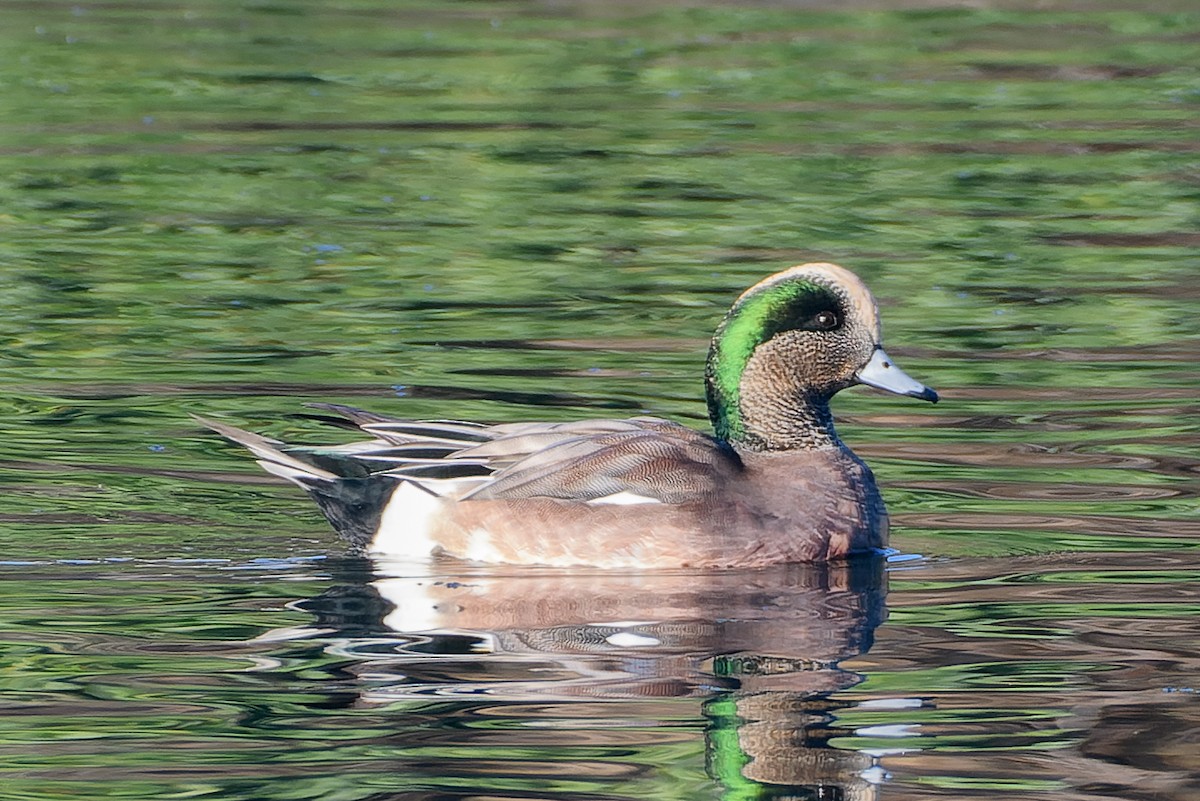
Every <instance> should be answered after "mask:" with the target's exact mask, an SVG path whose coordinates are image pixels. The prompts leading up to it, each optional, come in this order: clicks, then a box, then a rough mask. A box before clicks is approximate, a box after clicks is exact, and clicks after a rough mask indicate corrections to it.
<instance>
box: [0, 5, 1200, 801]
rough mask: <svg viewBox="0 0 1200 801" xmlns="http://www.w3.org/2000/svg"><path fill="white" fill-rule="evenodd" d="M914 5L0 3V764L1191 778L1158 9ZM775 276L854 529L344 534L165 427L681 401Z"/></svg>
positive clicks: (1171, 190)
mask: <svg viewBox="0 0 1200 801" xmlns="http://www.w3.org/2000/svg"><path fill="white" fill-rule="evenodd" d="M931 5H932V4H927V3H915V2H914V3H892V4H883V3H880V4H866V5H864V7H863V8H856V9H855V10H853V11H847V10H838V7H836V6H834V7H832V8H828V7H821V4H815V5H814V4H804V5H789V4H786V3H773V4H763V5H748V4H739V5H737V6H733V5H726V6H721V5H715V4H714V5H703V4H687V5H685V4H679V5H676V4H661V5H660V4H641V5H636V6H635V5H633V4H610V3H604V4H599V3H578V4H560V3H499V2H496V3H492V2H473V3H469V4H466V3H406V4H384V3H378V2H373V0H364V1H363V2H361V3H356V4H349V3H345V4H344V3H316V2H263V3H257V2H256V3H247V4H244V5H235V4H228V3H221V2H216V1H215V0H200V2H196V3H189V4H186V5H177V4H172V3H137V2H131V3H109V4H103V3H89V2H82V3H56V2H38V3H18V2H12V3H5V4H3V5H2V6H0V53H3V54H4V58H3V59H0V98H2V99H0V108H3V110H4V113H3V114H2V115H0V167H2V169H0V234H2V235H0V338H2V341H3V342H4V347H3V348H2V349H0V382H3V389H4V392H3V393H2V395H0V426H2V427H3V431H2V433H3V442H4V446H3V448H2V449H0V538H2V539H0V577H2V579H3V580H2V581H0V593H3V595H2V597H0V631H3V635H2V639H0V643H2V646H3V650H2V654H3V659H4V667H3V670H2V671H0V687H2V688H3V694H2V697H0V704H2V705H3V708H4V714H3V716H0V755H2V756H3V757H4V759H3V764H2V765H0V776H2V777H3V785H2V786H3V790H2V791H0V795H3V796H4V797H5V798H13V799H39V800H40V799H46V798H73V797H89V798H130V799H144V798H206V797H207V798H221V799H247V800H248V801H249V800H251V799H253V800H254V801H258V800H259V799H275V798H279V799H285V798H286V799H329V800H330V801H333V800H334V799H337V800H338V801H341V800H342V799H351V800H357V799H371V801H379V800H381V799H401V798H403V799H445V798H476V799H484V798H487V799H494V798H513V799H516V798H521V799H530V798H563V799H568V798H569V799H584V798H586V799H608V798H639V799H648V798H680V799H697V798H723V799H750V798H801V799H864V798H881V799H908V798H912V799H917V798H922V799H923V798H933V797H937V798H965V797H978V798H1020V799H1054V800H1055V801H1065V800H1066V799H1100V798H1128V799H1149V798H1154V799H1180V801H1189V800H1190V799H1194V798H1197V797H1200V756H1198V754H1200V679H1198V678H1197V675H1198V673H1197V668H1198V660H1200V579H1198V576H1200V571H1198V568H1200V547H1198V546H1200V503H1198V501H1197V495H1198V494H1200V493H1198V487H1200V484H1198V482H1200V458H1198V456H1197V453H1198V447H1197V446H1198V444H1200V436H1198V429H1200V424H1198V422H1197V420H1198V415H1197V413H1198V411H1200V403H1198V402H1197V398H1200V371H1198V369H1197V354H1198V353H1200V347H1198V343H1200V323H1198V322H1197V319H1198V318H1197V315H1196V309H1197V301H1198V300H1200V295H1198V292H1197V283H1196V276H1197V275H1200V258H1198V257H1197V249H1196V248H1197V245H1198V244H1200V236H1198V235H1197V233H1196V230H1197V222H1198V221H1200V206H1198V203H1197V201H1198V200H1200V190H1198V186H1200V182H1198V176H1200V171H1198V170H1200V161H1198V157H1197V154H1198V153H1200V145H1198V144H1197V141H1198V140H1197V130H1198V127H1200V126H1198V124H1197V120H1198V119H1200V118H1198V116H1197V110H1198V109H1200V71H1198V70H1197V68H1196V64H1198V63H1200V14H1198V13H1197V11H1196V9H1195V8H1194V4H1192V3H1188V2H1177V3H1169V2H1161V3H1154V4H1135V3H1128V2H1118V1H1116V0H1113V1H1112V2H1104V3H1088V4H1077V3H1070V2H1049V3H1045V2H1041V3H1036V4H1033V3H1021V2H1011V3H997V4H994V5H992V4H986V3H978V4H973V5H972V7H970V8H936V7H929V6H931ZM922 6H924V7H922ZM815 259H822V260H834V261H838V262H841V263H844V264H846V265H847V266H850V267H852V268H854V269H855V270H856V271H858V272H859V273H860V274H862V275H863V276H864V277H865V278H866V279H867V281H868V282H869V283H870V285H871V286H872V288H873V289H874V290H875V292H876V294H877V295H878V296H879V298H880V299H881V302H882V303H883V307H884V308H883V314H884V320H885V327H886V335H887V336H886V341H887V343H888V350H889V352H890V353H892V355H894V356H897V357H898V358H899V359H900V360H901V361H902V363H903V364H904V366H905V368H906V369H907V370H908V372H910V373H911V374H912V375H913V376H914V377H917V378H919V379H920V380H923V381H925V382H927V383H929V384H930V385H931V386H934V387H936V388H937V389H938V390H939V391H940V392H941V393H942V396H943V402H942V403H941V404H939V405H938V406H937V407H928V406H924V405H917V404H914V403H911V402H908V401H905V400H903V399H897V398H893V397H885V396H883V395H880V394H872V393H870V392H869V391H866V390H862V389H859V390H854V391H851V392H847V393H844V394H843V395H842V396H840V397H839V399H838V401H837V402H836V403H835V411H836V412H837V414H838V417H839V426H840V431H841V432H842V434H843V436H844V438H845V439H846V440H847V441H848V442H850V443H851V444H852V445H853V447H854V448H855V450H856V451H857V452H859V453H860V454H861V455H862V456H864V458H866V459H867V460H868V461H869V462H870V463H871V464H872V465H873V467H874V468H875V470H876V473H877V475H878V477H879V479H880V481H881V484H882V485H883V488H884V494H885V496H886V498H887V501H888V504H889V507H890V509H891V511H892V517H893V523H894V531H893V543H892V544H893V545H894V546H895V548H896V549H897V552H896V553H894V554H892V555H891V556H890V557H888V558H884V557H880V558H878V559H874V560H865V561H863V562H859V563H854V564H851V565H839V566H832V567H827V568H817V567H792V568H786V569H782V568H781V569H777V570H770V571H756V572H751V573H739V572H730V573H714V574H695V573H681V574H673V573H666V574H663V573H656V574H618V575H612V574H596V573H580V572H562V571H547V570H520V571H519V570H515V569H506V570H495V569H484V568H473V567H464V566H455V565H447V564H440V565H434V566H426V567H420V566H413V565H403V564H371V563H368V562H365V561H359V560H351V559H346V558H345V557H344V556H343V555H342V551H341V549H340V546H339V544H338V543H337V542H336V540H335V538H334V536H333V535H332V534H331V533H330V532H329V531H328V530H327V528H326V526H325V524H324V522H323V520H321V518H320V517H319V514H318V513H317V512H316V511H315V510H314V509H313V508H312V507H311V505H310V503H309V502H308V501H307V499H305V498H304V497H302V495H301V494H300V493H299V492H297V491H295V490H294V489H293V488H290V487H287V486H280V485H278V484H277V483H275V482H273V481H272V480H270V479H269V478H268V477H266V476H264V475H261V474H260V473H258V472H257V471H256V468H255V467H254V465H253V464H252V462H251V461H250V460H249V459H247V458H245V455H244V454H242V453H240V452H238V451H237V450H236V449H234V448H232V447H230V446H228V445H226V444H225V443H223V442H221V441H219V440H217V439H216V438H214V437H213V436H212V435H210V434H209V433H207V432H203V431H201V430H199V429H198V428H197V427H196V426H195V425H193V424H192V423H191V422H190V420H189V419H188V417H187V414H188V412H197V413H201V414H206V415H212V416H219V417H223V418H224V419H228V420H231V421H234V422H238V423H244V424H247V425H250V426H251V427H254V428H256V429H258V430H264V431H267V432H269V433H271V434H273V435H278V436H282V437H284V438H296V439H304V438H305V437H309V438H314V437H316V436H317V434H316V427H315V425H314V424H313V423H312V421H310V420H307V419H305V418H304V417H303V413H304V407H303V403H304V402H305V401H309V400H324V401H341V402H348V403H353V404H358V405H363V406H368V407H370V408H372V409H377V410H379V411H384V412H390V413H394V414H398V415H406V416H413V417H421V416H450V417H458V418H467V419H479V420H494V421H506V420H523V419H561V420H566V419H576V418H580V417H585V416H602V415H603V416H614V415H627V414H634V413H640V412H643V411H646V412H649V413H652V414H657V415H663V416H668V417H672V418H675V419H680V420H683V421H685V422H689V423H692V424H695V425H698V426H703V425H705V421H704V408H703V403H702V401H701V383H700V377H701V375H702V370H703V358H704V352H705V348H706V345H707V337H708V336H709V335H710V333H711V330H712V327H713V326H714V324H715V322H716V320H717V319H719V317H720V315H721V314H722V313H723V311H724V309H725V308H726V307H727V305H728V303H729V302H730V300H731V299H732V298H733V297H734V296H736V294H737V293H738V292H740V291H741V289H743V288H744V287H745V286H747V285H749V284H750V283H752V282H753V281H755V280H757V279H758V278H760V277H762V276H763V275H766V274H768V273H770V272H773V271H775V270H777V269H780V268H781V267H784V266H787V265H789V264H792V263H796V262H800V261H805V260H815Z"/></svg>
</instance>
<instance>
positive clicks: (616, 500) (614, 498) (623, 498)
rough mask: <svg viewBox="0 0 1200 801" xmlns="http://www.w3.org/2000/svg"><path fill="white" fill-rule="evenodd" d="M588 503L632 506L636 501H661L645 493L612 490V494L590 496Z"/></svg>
mask: <svg viewBox="0 0 1200 801" xmlns="http://www.w3.org/2000/svg"><path fill="white" fill-rule="evenodd" d="M588 503H591V504H601V503H611V504H613V505H615V506H633V505H634V504H638V503H662V501H660V500H659V499H658V498H650V497H647V496H645V495H638V494H637V493H636V492H629V491H627V490H622V491H621V492H614V493H613V494H612V495H605V496H603V497H600V498H592V499H591V500H590V501H588Z"/></svg>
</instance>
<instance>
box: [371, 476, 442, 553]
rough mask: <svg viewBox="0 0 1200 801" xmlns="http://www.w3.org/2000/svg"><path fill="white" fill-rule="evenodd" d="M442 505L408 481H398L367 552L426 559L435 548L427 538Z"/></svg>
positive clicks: (435, 498)
mask: <svg viewBox="0 0 1200 801" xmlns="http://www.w3.org/2000/svg"><path fill="white" fill-rule="evenodd" d="M444 503H445V501H443V500H442V499H441V498H439V497H438V496H436V495H432V494H430V493H429V492H427V491H425V490H423V489H421V488H420V487H418V486H417V485H416V484H414V483H413V482H411V481H398V482H397V483H396V489H395V490H393V491H392V497H391V498H390V499H389V500H388V502H387V506H385V507H383V514H381V515H380V516H379V528H378V530H376V532H375V538H374V539H372V540H371V546H370V548H368V549H367V550H368V552H369V553H372V554H378V555H380V556H388V557H391V558H394V559H415V560H425V559H428V558H429V555H430V554H431V553H432V552H433V549H434V548H435V547H436V546H437V543H436V542H434V541H433V538H432V537H431V536H430V533H431V530H432V528H433V522H434V520H436V519H437V515H438V513H439V512H441V509H442V504H444Z"/></svg>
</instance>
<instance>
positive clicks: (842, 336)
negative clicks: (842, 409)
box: [705, 264, 938, 450]
mask: <svg viewBox="0 0 1200 801" xmlns="http://www.w3.org/2000/svg"><path fill="white" fill-rule="evenodd" d="M881 339H882V337H881V334H880V325H879V309H878V307H877V306H876V304H875V298H873V297H872V296H871V293H870V291H869V290H868V289H867V288H866V286H865V285H864V284H863V282H862V281H860V280H859V278H858V276H856V275H855V274H854V273H852V272H850V271H849V270H847V269H845V268H844V267H839V266H837V265H836V264H802V265H800V266H798V267H792V268H790V269H787V270H784V271H783V272H780V273H776V274H775V275H772V276H770V277H769V278H766V279H764V280H762V281H760V282H759V283H757V284H755V285H754V286H752V287H750V288H749V289H747V290H746V291H745V292H743V293H742V295H741V297H739V298H738V299H737V300H736V301H735V302H734V304H733V307H732V308H731V309H730V310H729V313H728V314H726V315H725V319H724V320H722V321H721V324H720V325H719V326H718V327H717V332H716V334H715V335H714V336H713V340H712V347H711V348H710V349H709V352H708V367H707V370H706V372H705V381H706V385H707V394H708V411H709V416H710V417H711V418H712V421H713V426H714V427H715V428H716V433H717V436H718V437H720V438H721V439H724V440H726V441H729V442H732V443H735V444H738V445H740V446H744V447H748V448H751V449H754V450H787V449H791V448H804V447H807V448H814V447H825V446H827V445H830V444H836V443H837V435H836V434H835V433H834V430H833V420H832V416H831V415H830V412H829V399H830V398H831V397H833V395H834V394H835V393H837V392H838V391H840V390H843V389H845V388H846V387H849V386H853V385H854V384H868V385H870V386H873V387H877V388H879V389H885V390H887V391H889V392H895V393H896V394H898V395H908V396H911V397H914V398H920V399H921V400H927V401H932V402H934V403H936V402H937V399H938V396H937V393H936V392H934V391H933V390H932V389H930V388H929V387H927V386H925V385H924V384H921V383H919V382H917V381H915V380H913V379H912V378H909V377H908V375H906V374H905V373H904V371H903V370H901V369H900V368H899V367H897V366H896V365H895V362H893V361H892V359H891V357H889V356H888V355H887V354H886V353H885V352H884V350H883V345H882V342H881Z"/></svg>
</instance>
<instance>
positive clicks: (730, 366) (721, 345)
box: [705, 277, 843, 441]
mask: <svg viewBox="0 0 1200 801" xmlns="http://www.w3.org/2000/svg"><path fill="white" fill-rule="evenodd" d="M842 322H843V304H842V303H841V302H840V301H839V297H838V295H837V294H836V293H835V291H834V290H833V289H832V288H830V287H828V286H826V285H824V284H822V283H818V282H816V281H813V280H811V279H810V278H807V277H795V278H788V279H784V280H782V281H779V282H778V283H773V284H772V283H768V284H766V285H765V286H762V287H756V288H754V289H752V290H750V291H749V292H748V293H746V294H745V295H743V296H742V297H741V298H739V299H738V301H737V302H736V303H735V304H734V305H733V308H732V309H730V310H729V313H728V314H726V315H725V319H724V320H722V321H721V324H720V325H719V326H717V331H716V334H714V335H713V340H712V346H711V348H710V349H709V353H708V365H707V368H706V370H705V382H706V385H707V386H706V389H707V395H708V414H709V417H710V418H711V419H712V423H713V427H714V428H715V429H716V434H717V436H718V437H719V438H721V439H723V440H726V441H736V440H740V439H742V437H743V435H744V433H745V431H744V425H743V420H742V413H741V381H742V373H743V372H745V370H746V365H747V364H749V362H750V357H751V356H752V355H753V354H754V350H755V348H757V347H758V346H759V345H762V344H763V343H765V342H768V341H770V340H771V339H772V338H773V337H775V336H776V335H778V334H780V333H782V332H784V331H793V330H802V331H827V330H830V329H832V328H837V327H838V326H840V325H842Z"/></svg>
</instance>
